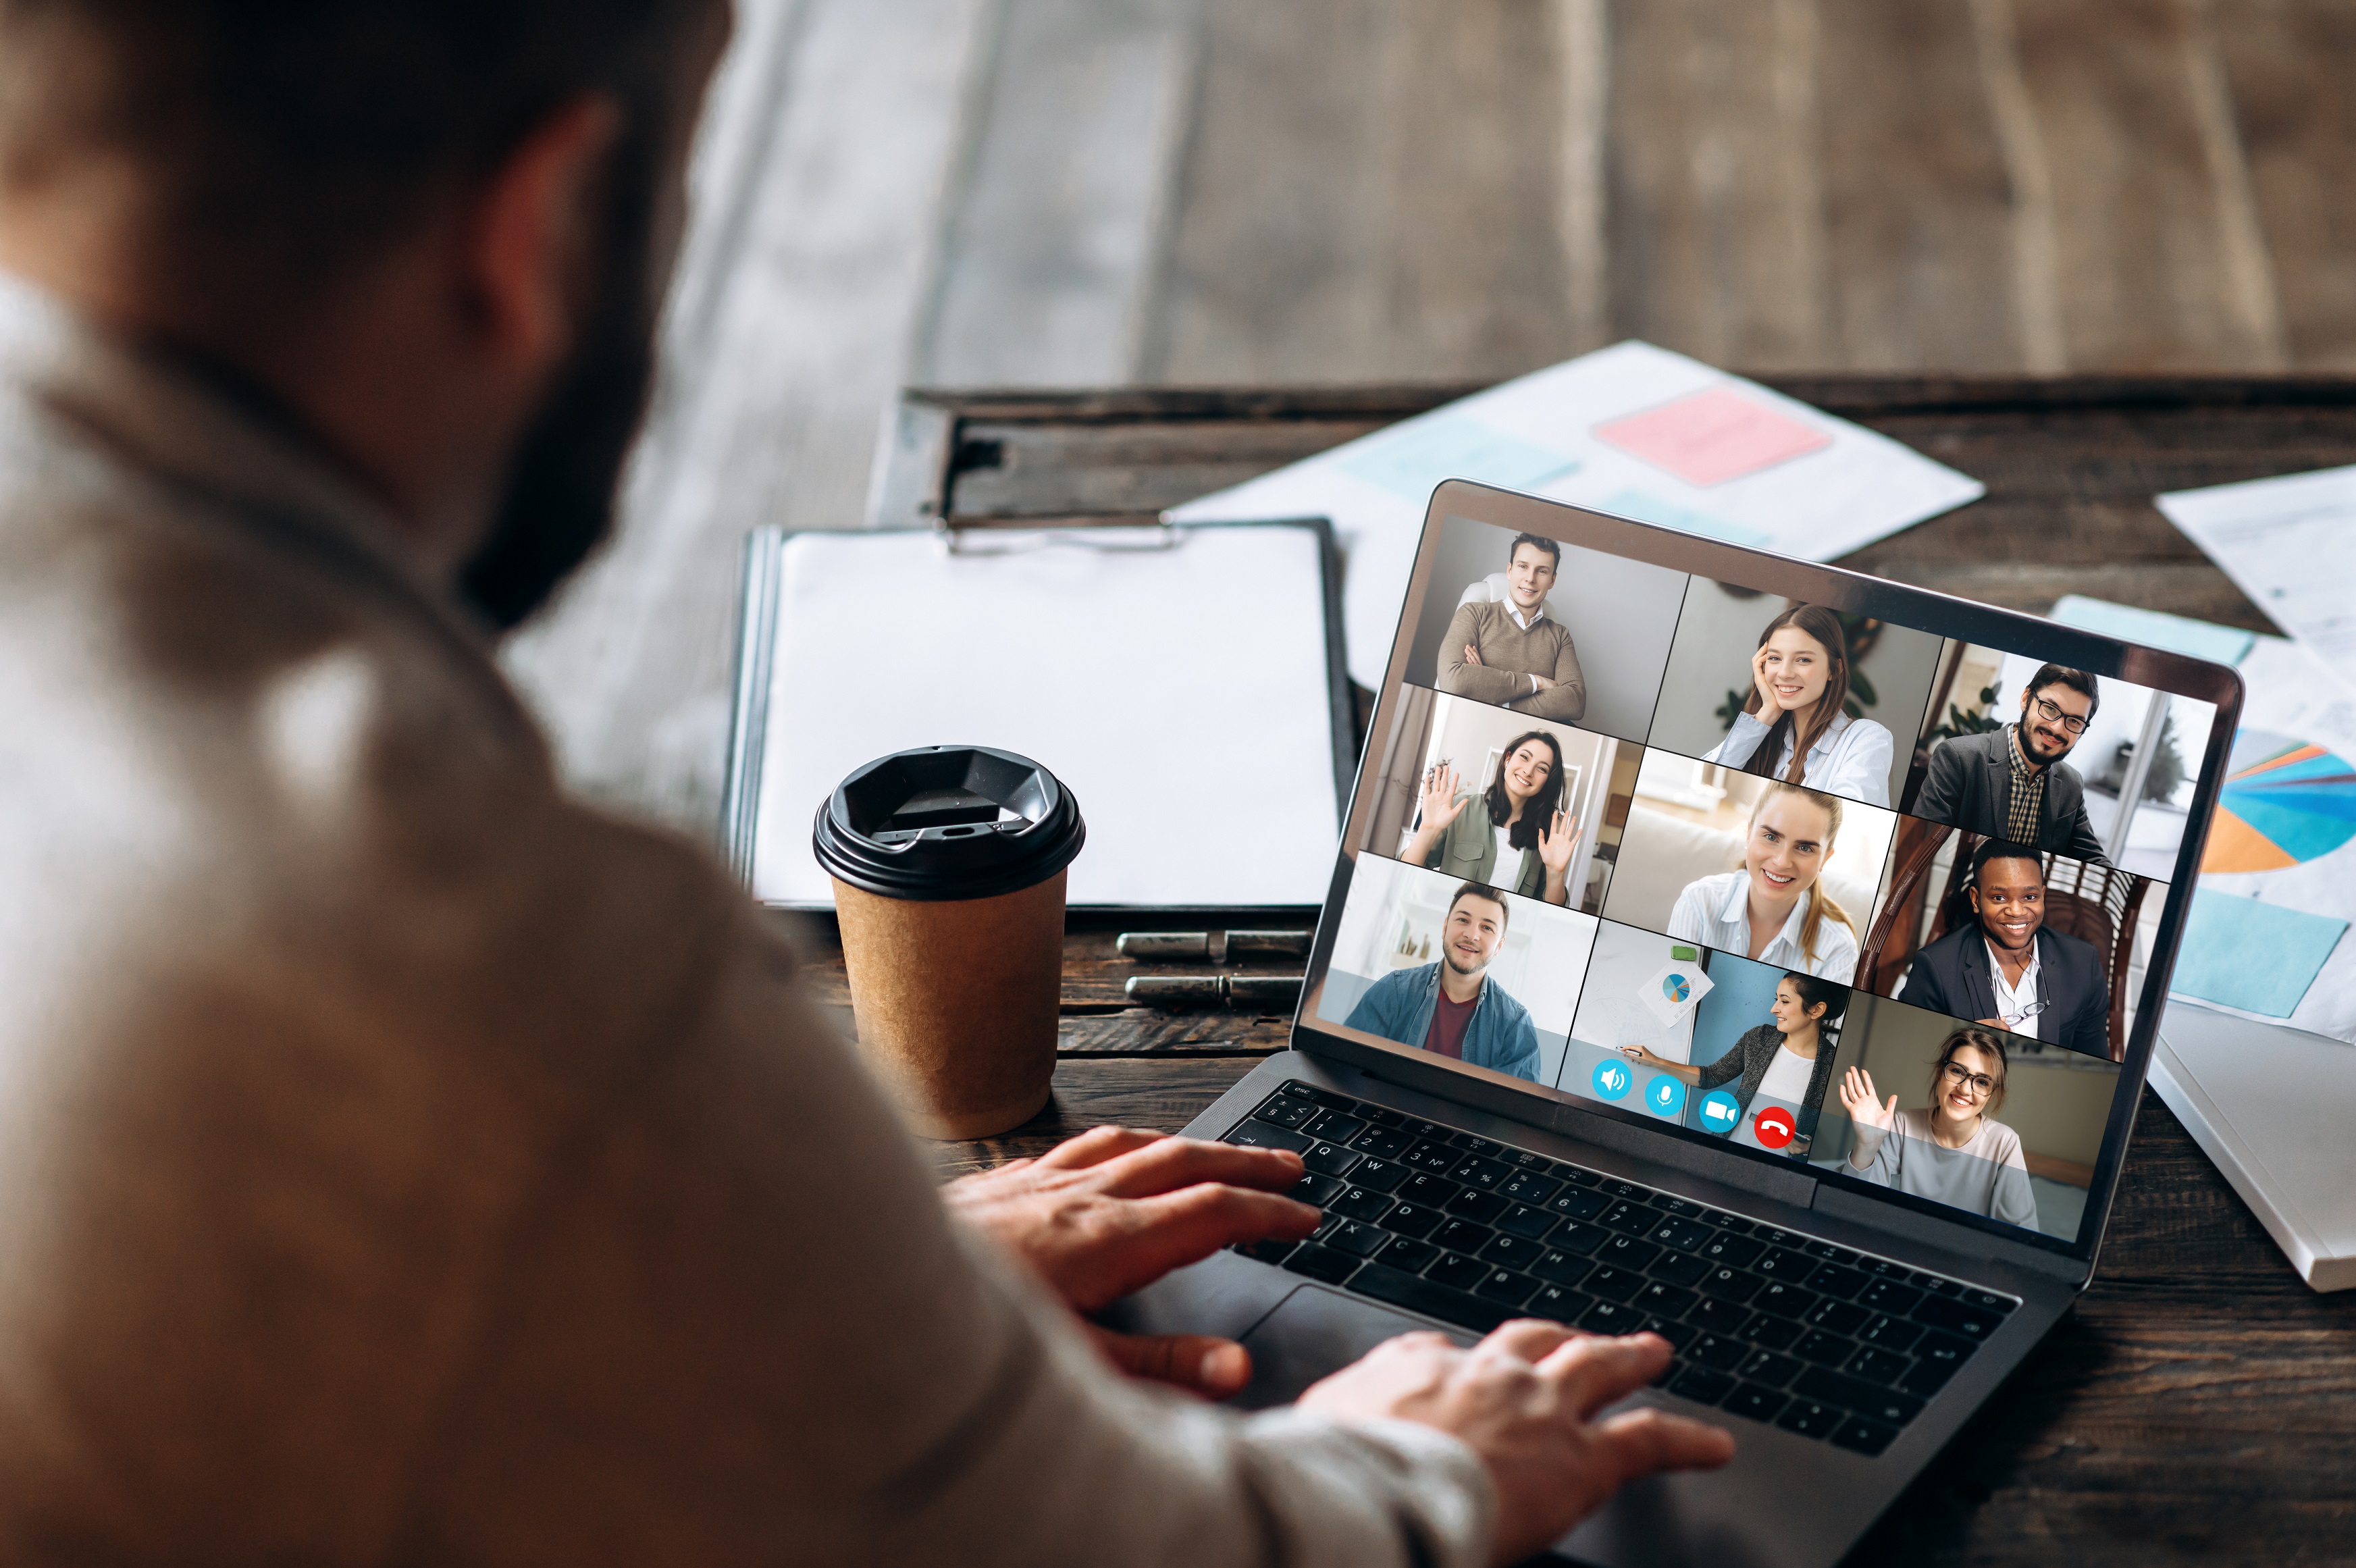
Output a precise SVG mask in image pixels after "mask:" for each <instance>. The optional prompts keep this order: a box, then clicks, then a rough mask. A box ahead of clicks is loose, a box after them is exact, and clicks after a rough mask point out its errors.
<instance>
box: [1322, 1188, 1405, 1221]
mask: <svg viewBox="0 0 2356 1568" xmlns="http://www.w3.org/2000/svg"><path fill="white" fill-rule="evenodd" d="M1325 1207H1326V1208H1329V1209H1331V1210H1332V1211H1333V1212H1334V1213H1336V1214H1338V1215H1340V1216H1342V1218H1344V1219H1360V1220H1364V1221H1365V1223H1367V1224H1369V1225H1372V1224H1374V1223H1375V1222H1376V1220H1378V1219H1381V1218H1382V1217H1383V1216H1384V1215H1386V1214H1388V1213H1389V1212H1390V1211H1391V1200H1390V1199H1389V1198H1387V1197H1384V1196H1383V1195H1382V1194H1381V1193H1379V1192H1368V1191H1367V1190H1366V1189H1365V1187H1352V1188H1351V1189H1350V1190H1349V1191H1347V1192H1345V1193H1344V1194H1343V1195H1342V1196H1341V1197H1337V1198H1335V1199H1334V1200H1333V1202H1331V1203H1329V1204H1327V1205H1326V1206H1325Z"/></svg>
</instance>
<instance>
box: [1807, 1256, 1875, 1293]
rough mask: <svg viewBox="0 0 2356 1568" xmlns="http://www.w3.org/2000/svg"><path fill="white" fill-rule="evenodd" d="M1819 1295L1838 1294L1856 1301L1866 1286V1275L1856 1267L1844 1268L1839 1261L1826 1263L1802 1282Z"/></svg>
mask: <svg viewBox="0 0 2356 1568" xmlns="http://www.w3.org/2000/svg"><path fill="white" fill-rule="evenodd" d="M1802 1283H1804V1284H1805V1285H1806V1286H1807V1287H1808V1288H1809V1289H1810V1290H1812V1291H1815V1292H1816V1293H1817V1294H1819V1295H1829V1296H1837V1297H1839V1298H1840V1299H1841V1300H1843V1301H1854V1300H1856V1299H1857V1294H1858V1292H1859V1291H1861V1290H1863V1289H1864V1288H1865V1287H1866V1283H1867V1282H1866V1277H1865V1276H1864V1275H1863V1274H1861V1273H1858V1272H1857V1271H1856V1270H1855V1269H1845V1268H1842V1267H1841V1266H1840V1265H1839V1264H1838V1263H1826V1264H1825V1265H1824V1266H1823V1267H1821V1268H1819V1269H1817V1270H1816V1272H1815V1273H1812V1274H1810V1275H1809V1276H1808V1277H1807V1278H1806V1279H1805V1280H1804V1281H1803V1282H1802Z"/></svg>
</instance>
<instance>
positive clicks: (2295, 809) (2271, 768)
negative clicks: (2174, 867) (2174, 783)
mask: <svg viewBox="0 0 2356 1568" xmlns="http://www.w3.org/2000/svg"><path fill="white" fill-rule="evenodd" d="M2351 838H2356V766H2351V764H2350V763H2349V761H2348V760H2347V758H2345V757H2341V756H2340V755H2339V754H2338V753H2336V752H2332V751H2328V750H2326V749H2325V748H2323V747H2322V746H2317V745H2315V744H2313V743H2312V742H2309V741H2303V740H2299V739H2297V738H2295V737H2293V736H2282V735H2269V734H2267V733H2266V732H2265V731H2264V730H2251V729H2245V730H2243V731H2242V732H2241V733H2239V734H2238V735H2236V736H2234V737H2233V758H2232V760H2231V761H2229V762H2228V763H2227V764H2226V767H2225V789H2224V793H2223V796H2222V798H2221V799H2220V800H2218V802H2217V817H2216V820H2215V821H2214V822H2211V824H2210V828H2209V844H2208V847H2207V848H2206V849H2205V850H2204V851H2202V853H2201V870H2202V871H2204V872H2220V873H2228V872H2237V871H2281V870H2284V869H2286V867H2289V866H2293V865H2305V864H2306V863H2307V862H2308V861H2310V860H2316V859H2319V858H2321V857H2322V856H2324V855H2327V854H2330V853H2331V852H2332V851H2333V850H2335V849H2338V848H2339V847H2340V845H2342V844H2344V843H2347V842H2348V841H2349V840H2350V839H2351Z"/></svg>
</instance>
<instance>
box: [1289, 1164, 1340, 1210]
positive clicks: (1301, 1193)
mask: <svg viewBox="0 0 2356 1568" xmlns="http://www.w3.org/2000/svg"><path fill="white" fill-rule="evenodd" d="M1349 1186H1350V1184H1349V1183H1347V1182H1345V1181H1344V1180H1343V1179H1342V1178H1341V1177H1339V1176H1319V1175H1318V1174H1317V1173H1316V1172H1314V1171H1312V1172H1310V1173H1309V1174H1308V1175H1307V1176H1302V1177H1301V1179H1300V1180H1299V1181H1297V1182H1295V1183H1293V1184H1292V1190H1291V1191H1290V1192H1288V1193H1287V1194H1285V1196H1286V1197H1295V1198H1299V1199H1300V1200H1301V1202H1303V1203H1312V1204H1315V1205H1316V1206H1317V1207H1318V1208H1324V1207H1325V1206H1326V1205H1327V1204H1329V1203H1331V1202H1333V1200H1334V1199H1335V1198H1337V1197H1341V1196H1342V1194H1343V1193H1344V1192H1346V1191H1348V1190H1349Z"/></svg>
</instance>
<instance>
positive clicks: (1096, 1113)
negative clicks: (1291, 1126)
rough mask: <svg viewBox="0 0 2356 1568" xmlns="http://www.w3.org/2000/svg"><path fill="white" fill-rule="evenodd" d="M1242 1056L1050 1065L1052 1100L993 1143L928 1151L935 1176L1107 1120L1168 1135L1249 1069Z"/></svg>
mask: <svg viewBox="0 0 2356 1568" xmlns="http://www.w3.org/2000/svg"><path fill="white" fill-rule="evenodd" d="M1255 1065H1256V1064H1255V1062H1254V1060H1253V1059H1252V1058H1210V1059H1207V1060H1205V1059H1195V1060H1150V1059H1141V1058H1121V1057H1114V1058H1088V1057H1067V1058H1064V1059H1063V1060H1061V1061H1058V1062H1057V1063H1056V1064H1055V1099H1054V1100H1052V1101H1049V1102H1048V1105H1047V1109H1046V1110H1044V1111H1043V1112H1040V1113H1039V1115H1038V1116H1036V1117H1035V1118H1033V1120H1032V1121H1030V1122H1027V1123H1025V1124H1024V1125H1023V1126H1021V1127H1018V1128H1016V1129H1015V1130H1014V1131H1013V1132H1012V1133H1007V1134H1005V1135H1004V1136H1002V1137H998V1138H982V1139H978V1140H975V1141H973V1142H970V1143H959V1144H932V1145H930V1146H929V1147H930V1151H931V1154H932V1155H933V1162H934V1168H935V1169H937V1171H938V1172H939V1173H940V1175H941V1176H943V1178H945V1179H946V1178H947V1177H949V1176H962V1175H964V1174H965V1173H966V1172H968V1171H974V1170H987V1169H989V1168H990V1167H991V1166H992V1165H1003V1164H1004V1163H1005V1162H1007V1161H1008V1160H1014V1159H1023V1158H1026V1157H1029V1156H1032V1155H1043V1154H1044V1153H1046V1152H1047V1151H1048V1150H1049V1149H1051V1148H1054V1147H1055V1145H1056V1144H1060V1143H1062V1142H1063V1141H1064V1140H1065V1139H1066V1138H1070V1137H1074V1136H1076V1135H1077V1134H1079V1133H1085V1132H1087V1130H1088V1129H1089V1128H1091V1127H1100V1126H1103V1125H1105V1124H1106V1123H1107V1122H1112V1123H1116V1124H1118V1125H1120V1126H1124V1127H1150V1128H1152V1129H1154V1130H1155V1131H1157V1132H1162V1133H1175V1132H1177V1131H1178V1130H1179V1129H1180V1128H1182V1127H1183V1126H1185V1125H1186V1123H1187V1122H1192V1121H1193V1120H1194V1118H1195V1117H1197V1116H1199V1115H1201V1114H1202V1113H1203V1112H1204V1111H1205V1109H1206V1108H1207V1107H1208V1106H1209V1105H1210V1103H1211V1102H1212V1101H1215V1100H1216V1099H1218V1097H1219V1096H1220V1095H1222V1094H1225V1093H1226V1091H1227V1090H1229V1089H1232V1088H1233V1087H1235V1084H1236V1080H1237V1079H1240V1078H1242V1077H1243V1076H1244V1074H1246V1073H1248V1072H1249V1071H1251V1069H1252V1068H1253V1067H1254V1066H1255Z"/></svg>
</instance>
